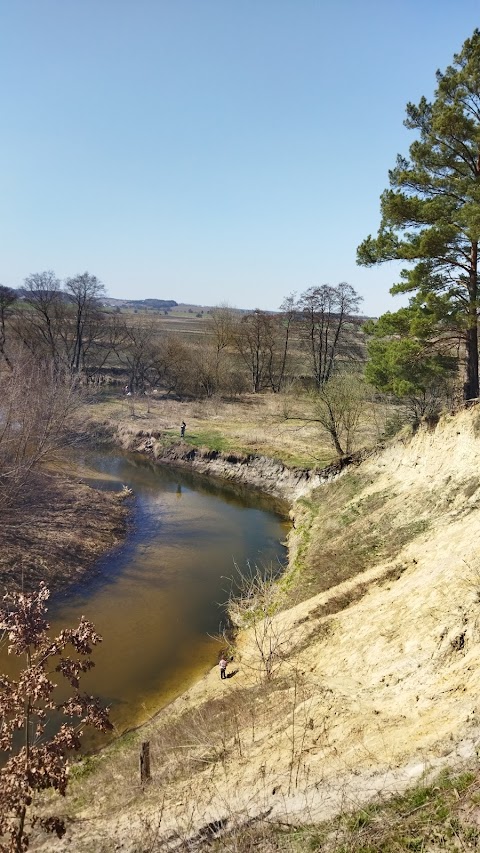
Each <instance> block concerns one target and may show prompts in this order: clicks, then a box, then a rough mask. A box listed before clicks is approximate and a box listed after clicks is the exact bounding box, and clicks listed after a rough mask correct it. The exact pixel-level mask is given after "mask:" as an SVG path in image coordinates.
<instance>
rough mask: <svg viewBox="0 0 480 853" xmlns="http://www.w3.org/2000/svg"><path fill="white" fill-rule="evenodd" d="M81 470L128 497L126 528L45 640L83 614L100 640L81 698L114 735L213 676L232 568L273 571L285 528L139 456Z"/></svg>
mask: <svg viewBox="0 0 480 853" xmlns="http://www.w3.org/2000/svg"><path fill="white" fill-rule="evenodd" d="M77 461H79V463H80V467H81V470H82V472H83V479H84V480H85V482H87V483H89V484H91V485H92V486H95V487H96V488H101V489H114V490H116V491H118V490H119V489H120V488H121V487H122V485H123V484H125V485H127V486H129V487H130V488H131V489H132V490H133V492H134V497H133V498H132V499H131V506H132V518H131V524H130V529H129V533H128V536H127V539H126V541H125V543H124V545H123V546H122V547H120V548H118V549H116V550H115V551H114V552H112V553H110V554H109V555H108V556H106V557H105V558H103V559H102V560H100V561H99V562H98V564H97V565H96V566H95V570H94V571H93V572H92V574H91V575H90V577H89V578H88V579H87V580H83V581H82V582H81V583H80V584H79V585H78V586H77V587H74V588H71V587H70V588H69V589H68V592H66V593H65V594H63V595H57V596H56V597H55V598H53V600H52V601H51V602H50V606H49V621H50V623H51V633H53V632H57V631H59V630H60V629H61V628H63V627H67V626H73V625H75V624H76V623H78V620H79V618H80V616H81V615H82V614H84V615H85V616H86V618H88V619H89V620H90V621H91V622H93V624H94V625H95V628H96V630H97V631H98V633H100V634H101V635H102V637H103V643H102V644H101V645H100V646H99V647H97V649H96V650H95V653H94V660H95V664H96V666H95V668H94V669H93V670H92V671H91V672H90V673H88V675H86V676H84V678H83V679H82V687H83V689H85V690H87V691H88V692H90V693H93V694H95V695H98V696H100V697H101V699H102V701H103V702H106V703H107V704H109V705H110V706H111V714H110V716H111V720H112V722H113V723H114V725H115V729H116V732H117V733H120V732H122V731H125V730H126V729H128V728H131V727H133V726H135V725H138V724H139V723H141V722H142V721H144V720H146V719H148V718H149V717H150V716H151V715H153V714H154V713H155V712H156V711H157V710H158V709H159V708H161V707H163V706H164V705H165V704H167V703H168V702H169V701H170V700H171V699H173V698H174V697H176V696H178V695H179V694H180V693H181V692H183V691H184V690H186V689H187V688H188V687H189V685H191V684H192V683H193V682H194V681H195V680H196V679H197V678H199V677H201V676H202V675H203V674H204V673H205V672H206V671H208V669H209V668H210V667H212V666H213V665H215V663H216V661H217V655H218V649H219V645H218V642H216V641H215V639H213V635H215V634H216V633H217V632H218V630H219V626H220V624H221V623H222V620H223V618H224V607H223V604H224V602H225V600H226V598H227V596H228V591H229V589H230V582H229V578H230V577H231V576H232V575H233V574H234V573H235V565H237V566H239V567H240V569H243V570H245V568H246V566H247V564H248V563H250V564H254V563H256V564H259V565H266V564H269V563H271V562H272V561H273V562H274V564H275V565H276V566H278V569H279V571H280V569H281V566H282V564H283V562H284V560H285V548H284V545H283V544H282V542H283V541H284V539H285V537H286V534H287V532H288V529H289V524H288V522H287V521H286V520H285V517H284V516H283V517H282V516H281V515H279V512H278V510H279V507H278V505H277V506H276V505H275V503H274V502H273V500H271V499H268V498H266V497H264V496H261V495H258V494H255V493H253V492H247V491H246V490H239V489H236V488H234V487H230V486H227V485H222V484H218V483H214V482H212V481H210V480H208V479H207V478H204V477H199V476H194V475H191V474H189V473H188V472H182V471H176V470H175V471H174V470H172V469H169V468H163V467H160V466H156V465H154V464H152V463H150V462H148V461H147V460H145V459H143V458H142V457H139V456H135V455H122V454H120V453H107V454H103V453H91V452H89V453H88V454H85V455H84V456H83V457H82V458H81V459H80V460H77ZM3 654H4V653H3V652H2V657H3ZM3 663H4V661H3V660H2V661H1V664H3ZM5 663H6V661H5ZM3 668H4V669H5V667H3ZM87 743H88V744H89V745H90V746H93V745H94V744H95V743H96V739H94V740H92V739H91V737H88V738H87Z"/></svg>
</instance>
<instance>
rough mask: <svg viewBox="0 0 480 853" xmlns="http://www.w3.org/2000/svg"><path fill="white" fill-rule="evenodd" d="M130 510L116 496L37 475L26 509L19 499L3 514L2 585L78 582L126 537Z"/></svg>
mask: <svg viewBox="0 0 480 853" xmlns="http://www.w3.org/2000/svg"><path fill="white" fill-rule="evenodd" d="M127 515H128V510H127V508H126V507H125V506H124V505H123V504H122V502H121V501H119V500H118V497H117V496H116V495H114V494H112V493H108V492H98V491H96V490H95V489H91V488H89V486H86V485H85V484H84V483H80V482H78V481H76V480H73V479H71V478H67V477H66V476H65V475H57V476H53V475H51V474H48V473H46V472H37V473H36V474H35V475H32V477H31V489H30V491H29V494H28V498H27V501H26V506H22V503H21V496H20V497H19V499H18V501H17V502H16V504H15V506H12V507H10V508H7V509H5V510H4V511H3V513H2V524H1V527H0V583H2V585H3V586H5V587H8V588H9V589H13V588H17V589H18V588H20V587H21V586H22V584H24V585H25V588H26V589H29V588H31V587H32V586H33V585H35V584H38V582H39V581H40V580H44V581H45V582H46V583H47V585H48V586H49V588H50V589H51V591H52V592H53V591H55V590H57V589H60V588H61V589H63V588H65V586H66V585H68V583H75V582H77V581H78V580H79V579H80V577H81V575H82V574H83V573H85V572H86V571H88V570H89V569H90V568H91V566H92V564H93V563H94V562H95V560H96V559H97V558H98V557H99V555H100V554H102V553H103V552H105V551H107V550H108V549H110V548H113V547H114V546H115V545H116V544H117V543H119V542H120V541H121V540H122V539H123V538H124V536H125V531H126V524H127Z"/></svg>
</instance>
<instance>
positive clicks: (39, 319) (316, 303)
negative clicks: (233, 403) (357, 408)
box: [0, 271, 364, 397]
mask: <svg viewBox="0 0 480 853" xmlns="http://www.w3.org/2000/svg"><path fill="white" fill-rule="evenodd" d="M22 294H23V295H22V298H21V299H19V298H17V294H16V293H15V291H13V290H12V289H10V288H8V287H5V286H1V287H0V355H1V356H2V358H3V362H4V365H5V366H6V367H7V368H8V370H10V371H13V370H14V365H15V359H18V358H19V357H20V354H21V353H22V352H23V353H25V352H28V353H29V354H31V355H32V356H34V357H35V359H36V362H37V363H44V364H48V365H51V366H52V368H53V370H54V371H55V372H56V373H57V374H58V375H59V376H60V375H61V376H70V377H71V376H74V377H76V378H77V380H78V381H79V382H81V383H84V384H91V383H95V382H99V381H102V380H104V379H105V377H107V378H110V379H112V377H114V378H115V377H117V381H119V382H120V381H122V382H124V383H125V382H126V384H127V385H128V388H129V390H130V392H131V393H144V392H148V391H149V390H152V389H153V388H156V389H162V390H164V391H165V392H166V393H168V394H176V395H178V396H179V397H185V396H190V397H211V396H212V395H214V394H224V395H232V394H239V393H243V392H247V391H248V392H253V393H257V392H261V391H271V392H273V393H277V392H279V391H281V390H282V389H284V388H285V387H286V386H287V385H289V384H290V383H291V382H292V381H293V380H294V379H296V378H299V377H300V378H301V379H302V381H303V382H304V383H305V384H306V385H308V386H310V387H316V388H321V387H323V386H324V385H325V384H326V383H327V382H328V380H329V379H330V378H331V376H332V375H333V373H334V372H335V371H336V370H338V367H339V365H343V366H345V365H350V366H352V365H353V366H355V365H356V366H357V368H358V365H359V364H360V363H361V362H362V361H363V359H364V345H363V336H362V333H361V318H360V317H359V316H358V308H359V305H360V301H361V300H360V297H359V296H358V294H357V293H356V292H355V290H354V289H353V288H352V287H351V286H350V285H349V284H347V283H345V282H342V283H340V284H338V285H336V286H330V285H322V286H320V287H312V288H309V289H308V290H306V291H305V292H304V293H302V294H301V295H300V296H299V297H296V296H290V297H288V298H287V299H285V300H284V302H283V304H282V306H281V309H280V310H279V311H278V312H276V313H272V312H266V311H260V310H255V311H252V312H240V311H236V310H234V309H231V308H228V307H226V306H223V307H218V308H214V309H212V311H211V312H210V313H209V315H208V318H206V319H205V320H204V321H203V322H202V325H201V329H199V330H195V334H194V333H193V332H192V334H188V335H180V334H176V333H175V332H172V331H170V330H169V329H167V328H165V327H164V326H162V324H161V323H160V322H159V318H158V317H156V316H155V315H152V316H150V317H148V316H147V317H145V316H139V315H135V314H133V313H132V314H126V313H122V314H120V313H118V312H116V311H111V310H108V309H107V308H105V307H103V306H102V303H101V299H102V297H104V295H105V291H104V287H103V285H102V284H101V283H100V282H99V281H98V279H97V278H96V277H95V276H93V275H90V274H89V273H83V274H82V275H78V276H75V277H74V278H67V279H66V280H65V281H64V282H61V281H60V280H59V279H57V277H56V276H55V274H54V273H53V272H51V271H49V272H42V273H36V274H34V275H30V276H28V278H26V279H25V284H24V288H23V290H22Z"/></svg>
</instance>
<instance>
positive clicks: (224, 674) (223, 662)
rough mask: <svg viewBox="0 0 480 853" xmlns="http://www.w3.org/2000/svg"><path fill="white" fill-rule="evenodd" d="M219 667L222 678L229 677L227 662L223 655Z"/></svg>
mask: <svg viewBox="0 0 480 853" xmlns="http://www.w3.org/2000/svg"><path fill="white" fill-rule="evenodd" d="M218 665H219V667H220V678H222V679H223V678H226V677H227V661H226V660H225V658H224V657H223V655H222V657H221V658H220V660H219V662H218Z"/></svg>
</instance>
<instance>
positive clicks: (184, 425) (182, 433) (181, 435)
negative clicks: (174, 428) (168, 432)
mask: <svg viewBox="0 0 480 853" xmlns="http://www.w3.org/2000/svg"><path fill="white" fill-rule="evenodd" d="M186 428H187V425H186V423H185V421H182V425H181V427H180V438H185V430H186Z"/></svg>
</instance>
